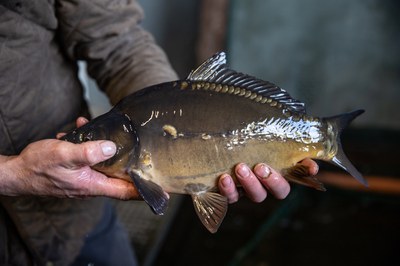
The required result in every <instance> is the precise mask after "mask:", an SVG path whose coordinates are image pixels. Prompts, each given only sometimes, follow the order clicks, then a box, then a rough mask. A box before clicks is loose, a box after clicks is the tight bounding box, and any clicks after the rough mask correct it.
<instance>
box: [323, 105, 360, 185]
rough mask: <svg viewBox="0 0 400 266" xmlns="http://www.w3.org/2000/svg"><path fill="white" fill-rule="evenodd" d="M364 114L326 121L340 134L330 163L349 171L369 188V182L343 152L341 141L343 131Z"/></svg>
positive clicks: (345, 115) (355, 113)
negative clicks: (335, 151)
mask: <svg viewBox="0 0 400 266" xmlns="http://www.w3.org/2000/svg"><path fill="white" fill-rule="evenodd" d="M362 113H364V110H357V111H353V112H351V113H347V114H342V115H338V116H333V117H329V118H326V120H327V121H328V122H329V123H330V124H331V125H332V126H333V127H334V130H335V131H336V132H338V133H337V136H336V142H337V145H338V146H337V153H336V155H335V156H334V157H333V158H332V159H331V161H329V162H330V163H332V164H334V165H336V166H338V167H340V168H342V169H343V170H345V171H347V172H348V173H349V174H351V175H352V176H353V177H354V178H355V179H357V180H358V181H359V182H361V183H362V184H364V185H365V186H368V183H367V180H365V179H364V177H363V176H362V175H361V173H360V172H359V171H358V170H357V169H356V168H355V167H354V166H353V164H352V163H351V162H350V160H349V159H348V158H347V156H346V154H345V153H344V151H343V148H342V144H341V141H340V135H341V133H342V131H343V130H344V129H345V128H346V127H347V126H348V125H349V124H350V123H351V121H353V120H354V119H355V118H356V117H357V116H359V115H361V114H362Z"/></svg>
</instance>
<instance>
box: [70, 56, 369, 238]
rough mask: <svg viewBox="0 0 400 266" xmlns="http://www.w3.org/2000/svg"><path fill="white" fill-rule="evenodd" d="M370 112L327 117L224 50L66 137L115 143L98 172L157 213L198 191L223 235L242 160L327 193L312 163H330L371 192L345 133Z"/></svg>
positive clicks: (208, 222) (205, 219)
mask: <svg viewBox="0 0 400 266" xmlns="http://www.w3.org/2000/svg"><path fill="white" fill-rule="evenodd" d="M361 113H363V110H357V111H354V112H351V113H346V114H342V115H338V116H333V117H327V118H318V117H312V116H310V115H308V114H307V113H306V110H305V105H304V103H302V102H300V101H297V100H295V99H293V98H292V97H291V96H290V95H289V94H288V93H287V92H286V91H285V90H283V89H281V88H279V87H278V86H276V85H274V84H272V83H270V82H268V81H263V80H260V79H257V78H255V77H252V76H249V75H246V74H243V73H239V72H237V71H235V70H232V69H230V68H229V67H228V66H227V64H226V55H225V53H223V52H221V53H217V54H215V55H214V56H213V57H211V58H210V59H208V60H207V61H206V62H204V63H203V64H202V65H200V66H199V67H198V68H197V69H195V70H193V71H192V72H191V73H190V74H189V76H188V77H187V78H186V79H184V80H177V81H172V82H166V83H162V84H157V85H154V86H150V87H147V88H145V89H142V90H140V91H137V92H135V93H133V94H131V95H129V96H127V97H125V98H123V99H122V100H121V101H120V102H119V103H118V104H116V105H115V106H114V107H113V108H112V109H111V110H110V111H109V112H107V113H105V114H103V115H101V116H99V117H97V118H95V119H93V120H92V121H90V122H89V123H87V124H85V125H84V126H82V127H79V128H77V129H75V130H73V131H71V132H69V133H68V134H67V135H65V136H64V137H63V139H64V140H66V141H70V142H73V143H81V142H85V141H91V140H100V139H106V140H111V141H113V142H115V143H116V145H117V152H116V155H115V156H114V157H112V158H111V159H109V160H107V161H104V162H102V163H99V164H97V165H95V166H94V167H93V168H94V169H96V170H98V171H100V172H103V173H104V174H106V175H107V176H110V177H116V178H123V179H126V180H129V181H131V182H133V183H134V185H135V186H136V188H137V189H138V191H139V193H140V195H141V196H142V198H143V199H144V200H145V201H146V202H147V204H148V205H149V206H150V207H151V209H152V210H153V211H154V213H156V214H163V213H164V212H165V211H166V208H167V203H168V196H167V195H166V194H165V192H168V193H178V194H189V195H191V197H192V200H193V203H194V207H195V211H196V213H197V215H198V216H199V218H200V220H201V222H202V223H203V224H204V226H205V227H206V228H207V229H208V230H209V231H210V232H212V233H215V232H216V231H217V230H218V228H219V226H220V224H221V222H222V220H223V219H224V217H225V214H226V212H227V208H228V203H227V199H226V198H225V197H224V196H222V195H220V194H219V193H218V186H217V181H218V178H219V176H220V175H221V174H223V173H229V174H231V175H232V176H233V177H234V178H235V173H234V167H235V165H236V164H237V163H239V162H244V163H247V164H248V165H250V166H251V165H255V164H256V163H259V162H265V163H267V164H268V165H269V166H270V167H272V168H274V169H276V170H277V171H279V172H280V173H281V174H282V175H283V176H284V177H285V178H286V179H287V180H288V181H291V182H295V183H299V184H302V185H305V186H310V187H313V188H315V189H318V190H322V191H323V190H325V188H324V186H323V184H322V183H321V182H319V181H318V179H317V178H316V177H310V176H308V169H307V168H306V167H305V166H302V165H299V164H297V163H298V162H299V161H301V160H303V159H305V158H311V159H319V160H324V161H327V162H330V163H332V164H334V165H336V166H338V167H340V168H342V169H344V170H345V171H347V172H348V173H350V174H351V175H352V176H353V177H354V178H356V179H357V180H358V181H360V182H361V183H362V184H364V185H367V183H366V180H365V179H364V178H363V176H362V175H361V174H360V173H359V172H358V171H357V169H356V168H355V167H354V166H353V165H352V163H351V162H350V161H349V160H348V159H347V157H346V155H345V154H344V152H343V150H342V146H341V143H340V133H341V132H342V130H343V129H344V128H345V127H347V125H348V124H349V123H350V122H351V121H352V120H353V119H354V118H356V117H357V116H358V115H360V114H361Z"/></svg>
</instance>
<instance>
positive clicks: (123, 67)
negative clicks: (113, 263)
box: [0, 0, 176, 265]
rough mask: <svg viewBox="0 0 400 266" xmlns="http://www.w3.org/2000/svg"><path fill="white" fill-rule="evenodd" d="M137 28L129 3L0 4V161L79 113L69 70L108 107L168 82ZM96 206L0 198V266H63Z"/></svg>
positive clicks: (95, 202)
mask: <svg viewBox="0 0 400 266" xmlns="http://www.w3.org/2000/svg"><path fill="white" fill-rule="evenodd" d="M142 18H143V12H142V10H141V9H140V7H139V6H138V4H137V3H136V2H135V1H122V0H121V1H118V0H93V1H89V0H85V1H80V0H71V1H66V0H59V1H57V0H47V1H46V0H37V1H23V0H21V1H12V0H0V154H2V155H14V154H18V153H20V152H21V150H22V149H24V147H26V145H27V144H29V143H30V142H33V141H36V140H39V139H43V138H52V137H54V136H55V134H56V133H57V132H59V131H60V129H61V128H62V127H63V126H64V125H66V124H68V123H71V122H73V121H74V120H75V119H76V117H77V116H78V115H81V114H83V113H85V111H86V104H85V102H84V100H83V96H82V87H81V85H80V83H79V80H78V78H77V60H85V61H86V62H87V65H88V72H89V74H90V75H91V76H92V77H93V78H94V79H95V80H96V81H97V83H98V85H99V87H100V88H101V89H102V90H104V91H105V93H106V94H107V95H108V97H109V98H110V100H111V102H112V103H113V104H114V103H116V102H117V101H118V100H119V99H121V98H122V97H124V96H126V95H127V94H129V93H130V92H133V91H135V90H138V89H140V88H143V87H146V86H148V85H151V84H155V83H160V82H164V81H168V80H172V79H175V78H176V75H175V73H174V72H173V70H172V69H171V67H170V65H169V63H168V60H167V58H166V56H165V54H164V53H163V52H162V51H161V49H160V48H159V47H158V46H157V45H156V44H155V43H154V40H153V38H152V37H151V36H150V35H149V34H148V33H147V32H146V31H144V30H143V29H142V28H141V27H140V26H139V23H140V21H141V19H142ZM100 201H101V199H91V200H68V199H47V198H35V197H1V199H0V203H1V205H0V265H3V264H5V265H7V264H13V263H15V264H17V265H19V264H20V265H29V264H39V265H41V264H45V263H47V262H49V261H51V262H53V263H54V264H56V265H67V264H68V263H70V262H71V261H72V260H73V259H74V257H75V256H76V255H77V254H78V252H79V250H80V248H81V246H82V244H83V237H84V235H85V234H87V232H88V231H89V230H90V229H91V228H92V227H93V225H94V224H95V223H96V222H97V220H98V219H99V217H100V214H101V202H100ZM17 254H18V256H17Z"/></svg>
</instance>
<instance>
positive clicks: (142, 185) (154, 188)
mask: <svg viewBox="0 0 400 266" xmlns="http://www.w3.org/2000/svg"><path fill="white" fill-rule="evenodd" d="M129 176H130V177H131V178H132V180H133V183H134V184H135V186H136V188H137V190H138V191H139V193H140V195H141V196H142V198H143V199H144V201H145V202H146V203H147V204H148V205H149V206H150V208H151V210H152V211H153V212H154V213H155V214H158V215H163V214H164V213H165V211H166V209H167V206H168V200H169V197H168V194H167V193H166V192H165V191H164V190H163V189H162V187H160V186H159V185H157V184H156V183H154V182H152V181H149V180H146V179H143V178H142V177H140V175H139V174H137V173H135V172H133V171H129Z"/></svg>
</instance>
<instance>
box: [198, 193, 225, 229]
mask: <svg viewBox="0 0 400 266" xmlns="http://www.w3.org/2000/svg"><path fill="white" fill-rule="evenodd" d="M191 196H192V200H193V204H194V209H195V210H196V213H197V216H199V218H200V221H201V222H202V223H203V225H204V226H205V227H206V228H207V230H208V231H210V232H211V233H215V232H217V230H218V228H219V226H220V225H221V223H222V221H223V220H224V218H225V215H226V212H227V210H228V199H227V198H226V197H224V196H222V195H220V194H218V193H215V192H199V193H193V194H191Z"/></svg>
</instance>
